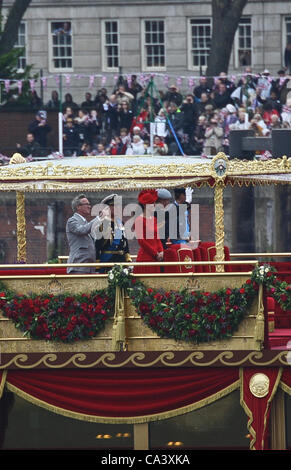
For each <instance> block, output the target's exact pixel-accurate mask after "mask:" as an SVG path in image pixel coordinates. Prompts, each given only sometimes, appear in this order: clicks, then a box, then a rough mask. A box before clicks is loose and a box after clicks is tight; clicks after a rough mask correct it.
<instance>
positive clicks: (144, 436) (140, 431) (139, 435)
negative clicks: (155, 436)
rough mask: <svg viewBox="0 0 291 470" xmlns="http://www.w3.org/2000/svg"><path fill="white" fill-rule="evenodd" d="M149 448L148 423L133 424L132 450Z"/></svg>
mask: <svg viewBox="0 0 291 470" xmlns="http://www.w3.org/2000/svg"><path fill="white" fill-rule="evenodd" d="M148 449H149V423H141V424H134V450H148Z"/></svg>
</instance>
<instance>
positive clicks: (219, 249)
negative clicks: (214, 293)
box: [214, 178, 225, 272]
mask: <svg viewBox="0 0 291 470" xmlns="http://www.w3.org/2000/svg"><path fill="white" fill-rule="evenodd" d="M223 191H224V179H222V178H217V179H216V182H215V187H214V213H215V247H216V257H215V261H224V260H225V257H224V209H223ZM216 271H217V272H224V265H223V264H218V265H217V266H216Z"/></svg>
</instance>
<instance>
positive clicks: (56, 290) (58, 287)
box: [47, 277, 64, 295]
mask: <svg viewBox="0 0 291 470" xmlns="http://www.w3.org/2000/svg"><path fill="white" fill-rule="evenodd" d="M47 292H48V293H49V294H53V295H58V294H61V293H62V292H64V287H63V285H62V283H61V282H60V281H59V280H58V279H56V278H55V277H54V278H53V279H52V280H51V281H49V283H48V289H47Z"/></svg>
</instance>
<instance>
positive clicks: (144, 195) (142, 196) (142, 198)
mask: <svg viewBox="0 0 291 470" xmlns="http://www.w3.org/2000/svg"><path fill="white" fill-rule="evenodd" d="M157 199H158V193H157V191H156V190H155V189H144V190H143V191H141V192H140V193H139V195H138V202H140V203H141V204H143V205H145V204H154V203H155V202H156V200H157Z"/></svg>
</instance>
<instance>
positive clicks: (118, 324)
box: [112, 286, 125, 351]
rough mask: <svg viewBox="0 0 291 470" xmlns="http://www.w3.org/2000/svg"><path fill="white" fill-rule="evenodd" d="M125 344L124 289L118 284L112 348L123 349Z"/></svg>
mask: <svg viewBox="0 0 291 470" xmlns="http://www.w3.org/2000/svg"><path fill="white" fill-rule="evenodd" d="M124 344H125V312H124V289H121V288H120V287H118V286H116V290H115V311H114V320H113V326H112V349H113V350H114V351H122V350H123V349H124Z"/></svg>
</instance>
